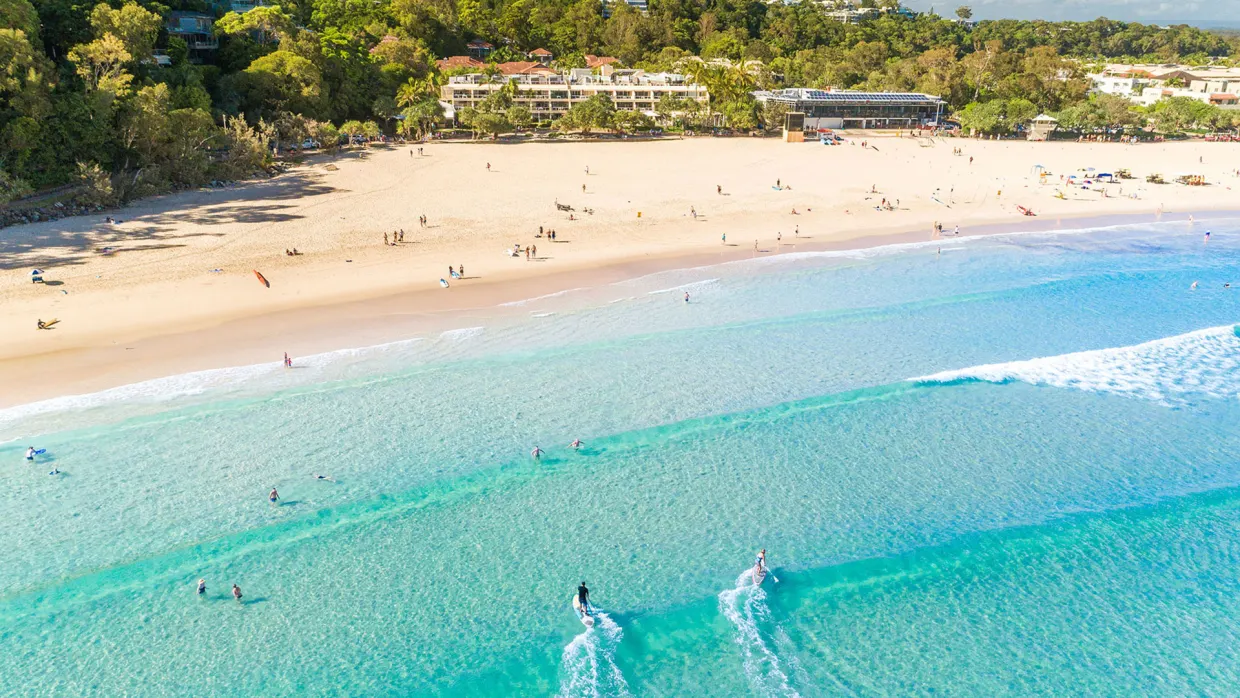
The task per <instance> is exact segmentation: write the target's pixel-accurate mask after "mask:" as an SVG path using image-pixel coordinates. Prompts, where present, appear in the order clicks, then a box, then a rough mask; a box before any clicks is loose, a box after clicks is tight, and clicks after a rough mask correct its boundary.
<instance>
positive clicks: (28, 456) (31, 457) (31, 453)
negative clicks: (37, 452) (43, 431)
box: [26, 446, 34, 460]
mask: <svg viewBox="0 0 1240 698" xmlns="http://www.w3.org/2000/svg"><path fill="white" fill-rule="evenodd" d="M26 460H34V446H31V447H30V448H28V449H26Z"/></svg>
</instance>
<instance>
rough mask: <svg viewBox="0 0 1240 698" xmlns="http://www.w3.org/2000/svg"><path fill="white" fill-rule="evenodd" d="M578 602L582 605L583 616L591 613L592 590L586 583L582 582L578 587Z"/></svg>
mask: <svg viewBox="0 0 1240 698" xmlns="http://www.w3.org/2000/svg"><path fill="white" fill-rule="evenodd" d="M577 604H578V605H579V606H581V614H582V615H583V616H588V615H590V590H589V589H587V588H586V583H585V582H582V583H581V586H579V587H577Z"/></svg>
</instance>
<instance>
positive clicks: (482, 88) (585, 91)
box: [440, 61, 709, 121]
mask: <svg viewBox="0 0 1240 698" xmlns="http://www.w3.org/2000/svg"><path fill="white" fill-rule="evenodd" d="M497 67H499V68H501V69H503V68H507V71H502V72H504V74H502V75H497V76H495V77H491V76H489V75H486V74H484V73H472V74H469V75H456V76H453V77H450V78H448V84H446V85H444V86H443V87H442V88H441V92H440V99H441V101H442V102H443V103H445V104H447V105H451V107H452V110H453V111H455V112H458V113H459V112H460V110H462V109H467V108H469V107H475V106H477V105H478V104H479V103H481V102H482V101H483V100H484V99H486V98H487V97H489V96H490V95H491V94H493V93H494V92H496V91H497V90H499V89H501V88H502V87H504V86H505V85H507V84H509V83H515V85H516V88H517V94H516V97H515V98H514V102H515V103H516V104H519V105H523V106H526V107H529V109H530V111H531V112H532V113H533V115H534V118H535V119H536V120H539V121H546V120H549V119H554V118H556V117H559V116H561V115H563V114H564V112H566V111H568V109H569V107H571V106H572V105H574V104H577V103H579V102H583V101H585V100H587V99H589V98H590V97H593V96H594V95H607V96H608V97H610V98H611V101H612V102H613V103H614V104H615V105H616V109H621V110H626V111H640V112H644V113H647V114H649V115H654V113H655V112H654V109H655V105H656V104H657V103H658V101H659V99H660V98H661V97H663V96H664V95H672V96H674V97H677V98H679V99H691V100H694V101H696V102H700V103H701V104H703V105H704V104H706V102H707V101H708V99H709V95H708V93H707V91H706V88H705V87H704V86H702V85H697V84H693V83H690V82H687V81H686V79H685V77H684V76H683V75H679V74H677V73H647V72H645V71H641V70H615V69H613V68H612V67H611V66H610V65H609V64H604V65H603V67H602V68H601V69H600V70H599V72H598V73H595V72H594V71H592V70H590V69H588V68H579V69H575V70H571V71H569V72H568V73H567V74H562V73H557V72H555V71H554V70H552V69H550V68H548V67H546V66H544V65H541V64H539V63H538V62H534V61H532V62H529V63H525V62H521V63H520V70H519V71H518V72H508V71H513V70H514V69H516V68H518V65H514V64H504V63H501V64H499V65H498V66H497Z"/></svg>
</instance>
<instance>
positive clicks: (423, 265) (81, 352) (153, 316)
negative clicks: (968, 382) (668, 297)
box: [0, 136, 1240, 404]
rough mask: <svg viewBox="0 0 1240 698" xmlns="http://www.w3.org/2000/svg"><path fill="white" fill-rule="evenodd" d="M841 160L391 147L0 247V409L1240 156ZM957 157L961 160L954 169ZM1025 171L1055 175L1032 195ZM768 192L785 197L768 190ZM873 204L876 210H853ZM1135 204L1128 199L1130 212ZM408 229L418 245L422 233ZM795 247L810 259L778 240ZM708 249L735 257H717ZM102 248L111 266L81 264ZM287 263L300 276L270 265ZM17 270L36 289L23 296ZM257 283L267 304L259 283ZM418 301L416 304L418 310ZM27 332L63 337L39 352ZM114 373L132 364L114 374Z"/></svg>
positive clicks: (1212, 167) (139, 207)
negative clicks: (386, 321)
mask: <svg viewBox="0 0 1240 698" xmlns="http://www.w3.org/2000/svg"><path fill="white" fill-rule="evenodd" d="M860 140H861V137H860V136H858V137H857V138H856V139H855V141H854V144H847V145H842V146H835V147H824V146H821V145H818V144H797V145H793V144H784V143H781V142H778V141H776V140H773V139H749V138H736V139H713V138H702V139H692V140H685V141H672V142H631V143H628V142H603V143H563V144H522V145H497V144H490V143H451V144H431V145H429V146H426V147H425V153H426V155H425V156H424V157H417V156H416V155H415V156H412V157H411V155H410V150H409V148H408V147H402V148H396V149H390V150H381V149H376V150H372V151H369V152H367V153H365V155H364V156H363V155H362V154H360V153H357V152H353V153H346V154H342V155H340V156H338V157H335V158H329V157H327V156H322V157H319V158H317V159H316V160H315V161H314V162H311V163H307V164H306V165H304V166H301V167H298V168H297V169H295V170H294V171H292V172H290V173H289V174H286V175H283V176H281V177H279V178H276V179H273V180H269V181H264V182H257V183H251V184H248V185H243V186H240V187H237V188H235V189H230V190H203V191H196V192H186V193H181V194H176V195H170V196H165V197H160V198H157V199H151V200H147V201H143V202H139V203H138V204H136V205H134V206H131V207H129V208H127V209H125V210H122V211H120V212H112V213H111V214H110V215H112V216H114V217H115V218H118V219H121V220H122V221H123V223H120V224H117V225H109V224H106V223H104V215H103V214H101V215H97V216H87V217H79V218H69V219H65V220H62V221H58V222H54V223H42V224H34V225H27V226H20V227H14V228H8V229H5V230H3V231H2V232H0V259H2V260H3V262H2V263H0V381H3V382H7V384H8V385H9V386H10V387H11V388H13V390H12V391H11V392H10V393H9V394H6V396H5V397H4V398H3V399H0V404H12V402H15V401H19V400H24V399H26V398H28V397H30V396H33V395H35V394H39V395H46V394H49V393H50V394H56V393H61V392H71V391H77V390H80V389H84V388H85V387H91V388H96V387H99V386H100V381H101V380H102V382H103V383H109V382H112V383H114V382H118V381H122V380H130V379H133V378H135V377H149V376H143V375H142V374H143V373H149V372H150V371H154V370H157V368H156V366H155V365H153V364H152V363H151V357H150V356H149V353H148V354H147V355H146V356H145V358H143V355H142V354H141V353H135V354H133V359H126V358H124V357H121V358H117V359H114V360H113V361H112V363H111V364H109V365H110V366H111V368H110V369H108V374H107V376H105V377H104V378H102V379H100V377H99V375H98V372H97V371H96V372H95V373H94V374H93V375H94V379H93V380H87V376H86V374H85V373H84V370H83V368H82V367H84V366H86V367H91V366H97V365H101V364H100V361H101V359H99V356H93V355H92V354H91V353H90V352H92V351H96V352H99V351H102V350H105V349H111V348H116V347H120V346H121V345H127V344H128V345H136V344H137V343H140V342H143V341H147V342H149V341H150V340H153V339H155V338H168V337H172V336H177V335H181V336H186V337H189V336H191V335H193V333H199V335H198V336H200V337H201V336H211V337H212V338H213V339H214V340H215V341H211V342H202V341H194V342H188V343H185V342H183V343H181V344H179V345H177V347H178V348H177V349H176V351H175V353H176V354H177V358H178V359H180V360H181V363H176V362H172V363H163V364H159V365H158V370H164V371H168V370H173V369H180V368H186V369H188V368H189V367H208V366H211V365H218V362H220V361H224V360H227V359H231V358H233V356H232V355H227V356H226V355H225V353H224V352H223V349H222V347H228V348H230V349H233V350H235V349H239V348H242V347H244V345H246V343H247V342H249V341H250V339H251V338H252V337H254V336H255V335H254V334H253V332H254V328H255V327H257V326H262V327H266V328H268V331H267V333H266V334H267V336H265V337H264V341H265V342H267V343H268V344H271V342H272V340H273V338H272V337H271V336H270V335H273V334H278V333H296V332H298V331H301V332H302V334H304V333H305V332H306V331H307V328H308V327H309V326H310V325H312V324H314V323H312V322H311V321H310V320H309V318H312V317H313V313H310V312H308V311H312V310H315V309H319V308H324V309H325V308H328V307H343V306H340V305H339V304H341V303H346V302H355V301H361V300H365V299H379V298H385V299H386V300H385V301H384V302H383V304H382V305H383V307H384V308H385V309H386V310H385V312H390V311H392V310H394V309H403V310H406V311H408V310H416V311H418V312H422V311H426V310H431V309H434V308H435V307H451V306H453V304H456V305H458V306H459V305H461V304H462V303H464V304H465V305H470V306H478V305H485V304H494V303H498V302H501V301H503V300H511V299H513V298H514V297H517V296H528V295H536V292H537V291H538V290H539V288H540V284H544V283H545V284H546V285H547V288H550V287H551V286H554V285H555V284H557V283H562V282H563V278H564V273H565V272H567V273H579V274H580V273H588V270H591V269H597V268H599V267H601V266H603V265H609V264H610V265H614V264H616V263H619V262H632V261H635V260H652V259H666V258H668V257H674V256H679V255H702V254H719V255H723V256H725V257H727V256H742V255H749V254H752V253H753V243H754V241H755V240H757V241H759V242H760V244H761V246H762V247H763V248H764V249H767V248H770V247H772V245H773V242H774V240H775V238H776V235H777V233H782V237H783V241H784V243H785V244H784V245H783V246H782V249H784V250H790V249H795V247H794V246H795V245H796V244H798V242H799V244H801V245H809V244H822V243H825V242H828V241H839V240H847V239H854V238H861V237H866V236H876V235H883V234H890V233H893V232H897V231H919V232H918V234H923V233H924V235H925V236H926V237H929V235H930V229H931V225H932V223H933V222H935V221H938V222H941V223H942V224H943V225H944V227H945V228H946V229H947V230H948V231H950V230H952V229H953V228H954V227H955V226H957V225H959V226H961V228H962V230H964V232H966V233H967V232H968V230H969V227H970V226H976V225H979V224H981V223H994V222H1003V221H1008V222H1013V223H1018V222H1020V221H1022V220H1027V219H1024V218H1023V217H1022V216H1021V215H1020V214H1019V213H1018V212H1017V210H1016V206H1017V205H1018V204H1019V205H1024V206H1027V207H1029V208H1031V209H1033V210H1034V211H1035V212H1036V213H1037V214H1038V216H1039V219H1038V220H1039V222H1042V221H1045V220H1046V219H1048V218H1057V217H1061V216H1064V217H1066V216H1079V215H1108V214H1121V213H1152V212H1154V211H1155V210H1157V209H1160V208H1161V209H1162V210H1164V211H1165V212H1167V213H1172V212H1180V213H1184V212H1192V211H1205V210H1210V209H1224V208H1228V207H1231V208H1233V209H1234V208H1240V197H1238V196H1237V195H1236V192H1235V191H1232V189H1233V187H1236V186H1237V185H1240V179H1238V178H1236V177H1235V176H1234V169H1235V168H1236V167H1240V144H1221V143H1168V144H1161V145H1137V146H1127V145H1119V144H1088V143H1085V144H1080V143H1026V142H1019V141H1005V142H993V141H973V140H947V141H936V142H935V145H933V146H932V147H925V145H924V141H923V140H922V139H910V138H892V137H885V138H871V139H868V140H870V141H871V143H872V145H873V146H876V147H877V150H875V149H874V148H866V149H863V148H862V147H860V145H859V141H860ZM955 147H960V148H963V150H964V155H963V156H953V155H952V149H953V148H955ZM970 156H972V157H973V158H974V161H973V163H972V164H970V162H969V157H970ZM1199 160H1200V161H1199ZM488 162H490V163H491V166H492V167H491V170H490V172H488V171H487V169H486V163H488ZM328 163H332V164H334V165H335V166H336V167H337V168H338V169H337V170H335V171H330V170H329V169H328V168H327V165H328ZM1035 165H1042V166H1044V167H1045V168H1046V169H1048V170H1049V171H1050V172H1052V173H1053V174H1052V175H1051V176H1050V177H1048V178H1047V179H1046V182H1045V183H1042V180H1040V179H1039V177H1038V176H1037V174H1036V170H1035ZM587 166H588V167H589V170H590V173H589V175H587V174H586V173H585V168H586V167H587ZM1086 167H1094V168H1097V171H1114V170H1115V168H1127V169H1129V170H1131V171H1132V173H1133V175H1135V176H1137V177H1138V179H1136V180H1128V181H1125V182H1124V183H1122V184H1117V185H1111V186H1109V187H1107V189H1108V190H1109V192H1110V194H1111V198H1102V196H1101V194H1100V193H1098V192H1094V191H1083V190H1080V189H1073V190H1067V191H1066V198H1065V199H1063V200H1061V199H1058V198H1055V193H1056V191H1062V190H1063V189H1062V187H1060V186H1059V175H1060V174H1071V173H1076V172H1077V169H1078V168H1086ZM1152 172H1158V173H1161V174H1162V175H1163V176H1164V177H1166V178H1167V179H1168V180H1172V179H1173V178H1174V176H1175V175H1177V174H1181V173H1199V174H1204V175H1205V176H1206V177H1207V179H1208V180H1209V181H1210V182H1211V183H1212V185H1211V186H1207V187H1186V186H1182V185H1177V184H1168V185H1150V184H1146V183H1145V182H1144V176H1145V175H1147V174H1149V173H1152ZM777 179H778V180H779V181H780V182H781V183H782V184H783V185H785V186H786V187H790V188H785V189H783V190H777V189H775V188H774V185H775V182H776V180H777ZM582 184H585V185H586V192H585V193H584V194H583V193H582V189H581V187H582ZM716 185H719V186H722V188H723V193H724V195H723V196H720V195H718V194H716ZM872 186H874V187H876V189H877V191H878V192H879V193H878V194H870V193H869V192H870V190H871V187H872ZM936 190H937V191H936ZM1121 191H1122V196H1121ZM1133 194H1135V195H1137V196H1138V197H1139V198H1135V199H1134V198H1128V197H1129V196H1130V195H1133ZM935 197H937V198H938V199H939V201H941V202H942V203H939V202H936V201H935V200H933V199H934V198H935ZM882 198H887V199H888V200H891V201H893V202H894V201H898V202H899V205H898V210H896V211H891V212H888V211H876V210H875V209H874V207H875V206H876V205H877V204H878V203H879V201H880V199H882ZM556 200H559V201H560V202H562V203H565V204H569V205H572V206H573V207H574V208H575V209H576V213H575V217H576V218H578V219H579V220H569V218H568V214H566V213H563V212H559V211H557V210H556V208H555V206H554V202H555V201H556ZM585 207H589V208H592V209H593V210H594V214H593V215H587V214H585V213H583V211H582V209H583V208H585ZM691 207H693V208H695V209H696V211H697V213H698V217H697V218H696V219H694V218H692V217H691V216H690V208H691ZM793 209H795V210H796V211H797V212H798V214H799V215H793V214H792V211H793ZM639 212H640V214H641V215H640V217H639V215H638V214H639ZM421 214H425V215H427V216H428V217H429V221H430V226H431V227H430V228H428V229H422V228H420V227H419V225H418V216H419V215H421ZM540 225H542V226H544V228H547V229H550V228H554V229H555V230H556V231H557V234H558V238H559V241H558V242H557V243H554V244H553V243H551V242H549V241H548V240H546V239H545V238H544V239H536V238H535V237H534V234H535V233H536V232H537V231H538V227H539V226H540ZM797 226H799V228H800V231H801V233H802V234H803V235H805V236H807V238H808V239H806V240H801V241H798V240H796V238H795V236H794V228H795V227H797ZM400 228H403V229H404V231H405V243H404V244H402V245H398V246H396V247H385V246H383V233H384V232H389V233H390V232H391V231H392V230H395V229H400ZM724 234H726V235H727V238H728V243H730V244H731V245H735V247H724V246H723V245H722V244H721V238H722V236H723V235H724ZM811 241H812V242H811ZM514 243H520V244H521V245H522V246H524V245H537V248H538V259H536V260H534V261H530V262H527V261H526V260H525V258H524V255H522V256H521V257H520V258H518V259H514V258H511V257H508V256H506V255H505V254H504V250H505V249H508V248H511V247H512V246H513V244H514ZM104 246H111V247H114V248H115V249H116V250H117V252H116V253H115V254H113V255H110V256H105V255H103V254H99V253H98V252H96V251H95V250H97V249H98V248H102V247H104ZM293 247H296V248H297V249H298V251H300V252H303V253H304V255H303V256H299V257H287V256H285V254H284V250H285V249H286V248H293ZM346 260H352V261H351V262H348V261H346ZM460 264H464V265H465V268H466V271H467V276H469V277H473V278H470V279H467V280H465V281H460V282H453V287H452V288H451V289H449V290H447V291H442V290H441V289H439V286H438V280H439V279H440V278H441V277H446V276H447V271H448V266H449V265H453V266H456V265H460ZM35 266H38V267H40V268H42V269H44V270H45V271H46V274H45V278H46V279H47V280H48V281H50V282H53V283H52V284H48V285H36V284H31V283H30V280H29V272H30V269H31V268H32V267H35ZM213 269H222V271H221V272H212V271H211V270H213ZM254 269H258V270H260V271H261V272H262V273H263V274H264V275H265V276H266V278H267V279H268V280H270V282H271V288H264V287H263V286H262V285H260V284H259V282H258V281H257V279H256V278H255V277H254V274H253V273H252V270H254ZM613 273H614V272H613ZM522 279H525V281H521V280H522ZM552 279H559V281H555V282H553V281H551V280H552ZM465 288H468V289H469V291H468V293H469V295H468V296H465V295H464V293H465V292H464V291H463V290H462V289H465ZM429 290H434V291H435V293H419V291H429ZM464 298H468V301H467V302H465V301H464V300H463V299H464ZM402 299H407V301H406V300H402ZM402 303H403V305H402ZM462 307H463V306H462ZM38 318H42V319H44V320H47V319H51V318H58V319H59V320H60V323H59V324H58V325H57V327H56V329H55V330H52V331H38V330H36V328H35V321H36V319H38ZM259 318H261V323H255V322H251V323H250V324H249V325H244V324H242V325H239V324H238V323H239V322H241V321H245V320H255V319H259ZM320 324H321V323H320ZM243 326H244V327H246V328H248V329H245V331H241V329H238V328H241V327H243ZM211 328H221V329H219V330H212V329H211ZM224 328H232V329H224ZM315 331H316V332H320V333H323V332H329V330H328V329H326V328H324V327H318V329H316V330H315ZM221 332H223V333H225V334H224V335H222V336H220V335H219V333H221ZM204 333H205V334H204ZM212 333H214V334H212ZM356 340H357V337H356V336H349V337H340V338H338V339H337V340H335V343H336V344H338V345H339V346H350V345H354V344H356V343H357V341H356ZM165 346H171V345H165ZM274 346H275V345H272V346H267V347H264V351H269V350H273V349H274ZM238 356H239V355H238ZM164 358H167V357H164ZM127 361H128V362H131V363H135V364H141V365H135V366H133V367H132V369H133V370H128V371H124V370H119V367H122V366H124V365H125V363H126V362H127ZM32 375H35V376H37V378H32ZM33 385H38V386H39V388H38V389H37V390H34V389H33V388H32V387H31V386H33ZM21 386H24V388H23V389H21V390H18V387H21Z"/></svg>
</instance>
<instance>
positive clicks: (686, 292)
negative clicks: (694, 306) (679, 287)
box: [685, 291, 689, 303]
mask: <svg viewBox="0 0 1240 698" xmlns="http://www.w3.org/2000/svg"><path fill="white" fill-rule="evenodd" d="M685 302H686V303H688V302H689V292H688V291H685Z"/></svg>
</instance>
